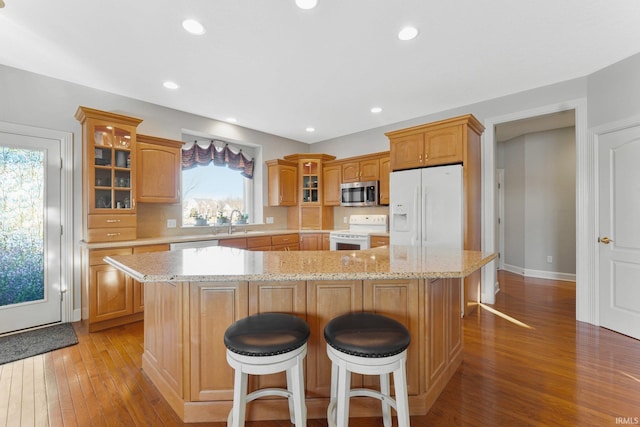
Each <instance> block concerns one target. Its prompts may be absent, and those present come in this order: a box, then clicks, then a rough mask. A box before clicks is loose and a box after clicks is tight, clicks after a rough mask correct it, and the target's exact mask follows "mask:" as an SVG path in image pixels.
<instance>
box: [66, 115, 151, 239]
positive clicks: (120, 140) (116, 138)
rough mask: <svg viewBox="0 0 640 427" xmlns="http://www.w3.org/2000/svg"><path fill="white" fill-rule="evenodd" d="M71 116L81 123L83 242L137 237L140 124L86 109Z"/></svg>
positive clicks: (130, 118)
mask: <svg viewBox="0 0 640 427" xmlns="http://www.w3.org/2000/svg"><path fill="white" fill-rule="evenodd" d="M75 117H76V119H77V120H78V121H79V122H80V123H81V124H82V217H83V228H82V231H83V233H82V238H83V240H84V241H86V242H104V241H123V240H131V239H135V237H136V224H135V214H136V199H135V197H136V168H135V167H134V165H135V164H136V128H137V126H138V124H140V122H142V120H140V119H136V118H133V117H127V116H122V115H119V114H114V113H109V112H106V111H99V110H94V109H92V108H87V107H79V108H78V110H77V111H76V114H75ZM131 219H132V220H131Z"/></svg>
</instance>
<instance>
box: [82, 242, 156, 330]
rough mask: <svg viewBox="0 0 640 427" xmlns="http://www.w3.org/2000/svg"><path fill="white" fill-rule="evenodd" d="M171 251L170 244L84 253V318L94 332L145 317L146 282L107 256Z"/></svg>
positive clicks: (93, 250) (85, 251) (92, 250)
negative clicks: (111, 263) (116, 265)
mask: <svg viewBox="0 0 640 427" xmlns="http://www.w3.org/2000/svg"><path fill="white" fill-rule="evenodd" d="M165 250H169V245H164V244H162V245H145V246H136V247H133V248H131V247H122V248H113V249H84V250H83V252H82V257H83V260H82V265H83V268H82V269H83V277H82V292H81V296H82V302H81V304H82V320H83V321H84V322H85V323H86V324H87V326H88V329H89V331H90V332H94V331H99V330H102V329H107V328H111V327H113V326H117V325H123V324H126V323H131V322H137V321H139V320H142V317H143V311H144V291H143V289H144V288H143V287H144V285H143V284H142V283H140V282H138V281H136V280H133V279H131V278H130V277H128V276H126V275H125V274H124V273H122V272H121V271H119V270H117V269H116V268H114V267H112V266H110V265H108V264H107V263H106V262H104V258H105V257H108V256H117V255H131V254H133V253H135V254H138V253H145V252H157V251H165Z"/></svg>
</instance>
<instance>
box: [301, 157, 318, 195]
mask: <svg viewBox="0 0 640 427" xmlns="http://www.w3.org/2000/svg"><path fill="white" fill-rule="evenodd" d="M321 170H322V167H321V165H320V162H318V161H316V160H305V161H302V162H301V173H302V204H309V203H313V204H317V203H319V202H320V193H319V191H320V190H319V185H318V183H319V177H320V175H319V173H320V171H321Z"/></svg>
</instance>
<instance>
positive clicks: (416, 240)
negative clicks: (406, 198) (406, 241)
mask: <svg viewBox="0 0 640 427" xmlns="http://www.w3.org/2000/svg"><path fill="white" fill-rule="evenodd" d="M413 209H414V211H415V212H414V214H413V218H414V219H413V230H414V233H413V235H412V236H411V245H412V246H420V237H419V236H420V233H419V232H417V231H418V230H420V228H419V227H420V187H416V191H415V193H414V194H413Z"/></svg>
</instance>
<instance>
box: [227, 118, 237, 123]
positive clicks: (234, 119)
mask: <svg viewBox="0 0 640 427" xmlns="http://www.w3.org/2000/svg"><path fill="white" fill-rule="evenodd" d="M227 121H228V122H229V123H235V122H237V121H238V120H236V118H235V117H227Z"/></svg>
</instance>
